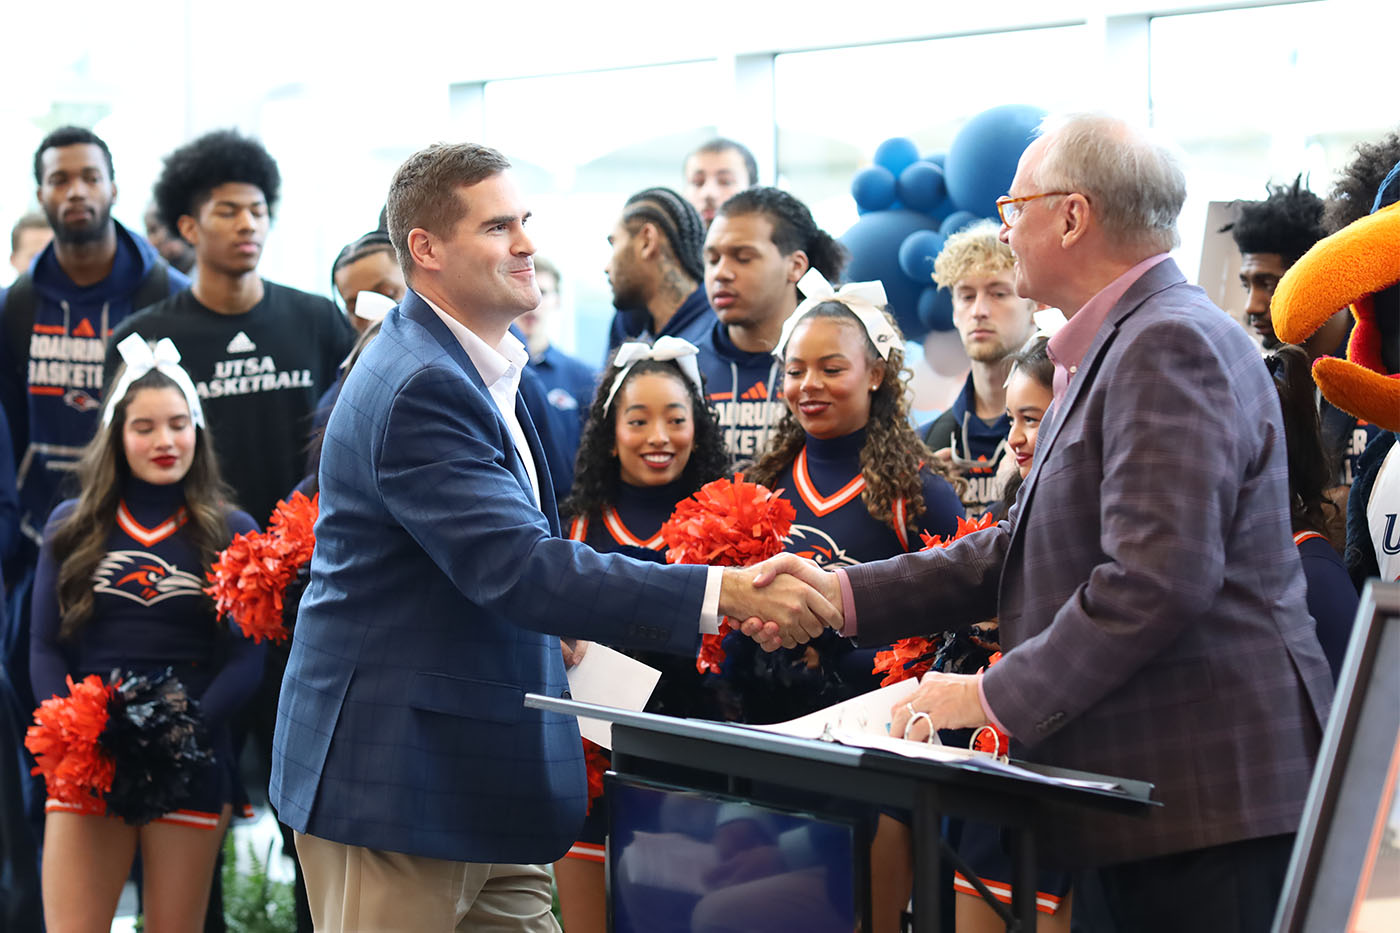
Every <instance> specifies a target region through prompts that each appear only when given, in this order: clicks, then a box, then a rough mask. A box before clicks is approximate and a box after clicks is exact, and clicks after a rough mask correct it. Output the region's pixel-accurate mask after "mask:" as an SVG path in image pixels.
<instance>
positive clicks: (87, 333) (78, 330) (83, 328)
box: [73, 318, 97, 337]
mask: <svg viewBox="0 0 1400 933" xmlns="http://www.w3.org/2000/svg"><path fill="white" fill-rule="evenodd" d="M73 336H74V337H96V336H97V331H95V330H93V327H92V321H89V320H88V319H87V318H83V319H82V321H81V322H79V324H78V326H77V327H75V328H73Z"/></svg>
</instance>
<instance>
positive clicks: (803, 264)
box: [787, 249, 812, 285]
mask: <svg viewBox="0 0 1400 933" xmlns="http://www.w3.org/2000/svg"><path fill="white" fill-rule="evenodd" d="M787 263H788V276H787V280H788V284H789V285H796V284H797V282H798V280H799V279H801V278H802V277H803V276H804V275H806V274H807V270H808V269H810V268H812V263H811V260H809V259H808V258H807V253H806V252H805V251H803V250H800V249H795V250H793V251H792V255H790V256H788V257H787Z"/></svg>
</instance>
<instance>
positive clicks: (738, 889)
mask: <svg viewBox="0 0 1400 933" xmlns="http://www.w3.org/2000/svg"><path fill="white" fill-rule="evenodd" d="M606 780H607V787H608V802H609V808H608V825H609V835H608V854H607V874H608V888H609V897H608V902H609V909H610V911H611V918H612V926H611V929H612V930H613V931H614V933H716V931H720V930H723V931H725V933H747V931H752V933H760V931H765V933H766V931H794V930H797V931H801V933H837V931H840V933H851V931H852V930H857V929H867V930H868V929H869V928H870V925H869V922H868V919H867V918H866V917H865V916H864V915H865V914H866V912H867V907H866V905H867V902H868V898H867V896H866V887H867V884H866V879H867V878H868V876H869V875H868V867H867V866H868V852H869V844H868V842H867V841H866V840H867V834H866V831H865V830H864V829H863V828H862V821H861V819H860V817H858V816H853V815H839V814H834V813H820V812H813V811H800V810H792V809H784V808H782V807H779V806H769V805H766V804H760V803H757V802H754V801H752V800H745V799H740V798H737V797H733V796H728V795H725V794H719V793H713V792H709V791H699V790H692V789H684V788H681V787H677V786H673V785H668V784H664V783H659V782H655V781H646V780H639V779H636V778H633V777H625V776H621V775H618V774H616V773H612V772H609V773H608V775H607V779H606Z"/></svg>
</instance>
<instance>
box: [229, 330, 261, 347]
mask: <svg viewBox="0 0 1400 933" xmlns="http://www.w3.org/2000/svg"><path fill="white" fill-rule="evenodd" d="M257 348H258V345H257V344H255V343H253V341H252V339H251V338H249V336H248V335H247V334H245V333H243V331H241V330H240V331H239V332H238V333H236V334H234V335H233V339H232V340H230V341H229V342H228V346H227V347H225V348H224V349H225V350H226V351H227V352H229V353H252V352H253V351H254V350H256V349H257Z"/></svg>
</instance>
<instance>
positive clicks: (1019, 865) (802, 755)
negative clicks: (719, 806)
mask: <svg viewBox="0 0 1400 933" xmlns="http://www.w3.org/2000/svg"><path fill="white" fill-rule="evenodd" d="M525 705H526V706H527V707H530V708H532V709H542V710H548V711H551V712H556V713H564V714H568V715H575V716H584V717H587V718H590V719H599V720H604V721H607V722H611V723H612V742H613V749H612V751H613V755H612V770H613V771H615V772H616V773H618V774H620V775H638V774H639V770H638V769H639V765H640V763H642V762H645V761H655V762H662V763H665V764H668V765H671V766H678V767H680V768H684V769H689V770H693V771H699V772H704V773H706V774H709V775H714V774H720V775H724V776H726V779H727V781H728V785H729V791H728V792H729V793H730V794H732V795H734V796H739V797H743V796H746V792H745V788H746V785H747V782H750V781H760V782H764V783H766V784H769V785H776V786H779V787H784V788H791V789H793V790H798V791H806V792H810V793H817V794H825V795H829V796H832V797H839V798H842V799H845V800H850V801H856V802H859V803H863V804H871V805H874V806H892V807H901V808H905V809H908V810H910V811H911V812H912V813H913V815H914V823H913V827H912V829H913V838H914V929H915V930H917V931H918V933H936V931H937V930H938V924H939V915H940V899H941V898H942V896H943V892H942V891H941V890H940V883H939V874H940V871H939V870H940V866H941V862H942V859H944V858H947V859H949V860H950V861H951V862H952V863H953V864H954V865H956V866H959V867H960V869H961V870H962V871H963V873H964V875H965V876H966V877H968V879H969V880H970V881H972V882H973V884H974V885H976V886H978V887H979V893H980V894H981V895H982V897H983V898H984V899H985V900H986V901H987V902H988V903H989V904H991V906H992V908H993V909H994V910H995V911H996V912H997V914H998V915H999V916H1000V917H1001V918H1002V919H1003V920H1004V921H1005V922H1006V928H1007V930H1009V931H1033V930H1034V929H1035V922H1036V921H1035V917H1036V909H1035V878H1036V868H1037V856H1036V843H1035V836H1036V831H1037V828H1038V827H1041V826H1045V825H1048V824H1050V823H1052V822H1054V821H1057V820H1065V819H1074V818H1075V816H1076V814H1082V813H1084V812H1085V811H1096V812H1110V813H1119V814H1124V815H1129V816H1131V815H1146V814H1147V813H1148V812H1150V811H1151V809H1152V808H1153V807H1157V806H1161V804H1160V803H1157V802H1155V801H1153V800H1152V799H1151V796H1152V790H1153V785H1151V784H1149V783H1146V782H1143V781H1134V780H1128V779H1124V778H1118V777H1105V776H1103V775H1097V774H1090V773H1087V772H1082V771H1070V770H1065V769H1061V768H1052V767H1048V766H1044V765H1036V764H1030V763H1025V762H1014V763H1013V764H1014V765H1015V766H1016V768H1015V769H1006V768H1000V767H996V765H995V763H993V762H991V761H989V760H987V759H984V758H982V757H981V756H974V757H972V758H968V759H959V760H957V761H932V760H928V759H922V758H906V757H904V756H901V755H896V754H892V753H889V752H884V751H879V750H875V749H869V748H862V747H858V746H851V745H840V744H836V743H834V742H826V741H817V740H811V739H798V738H792V737H790V736H785V735H778V734H774V733H771V732H766V731H763V730H759V729H755V728H752V727H747V726H739V725H729V724H725V723H718V722H709V721H705V720H697V719H675V718H672V717H668V716H656V715H652V714H650V713H634V712H630V711H627V710H621V709H615V708H613V707H607V706H597V705H594V704H590V703H580V702H577V701H574V700H563V699H557V698H554V697H546V696H540V695H538V694H526V696H525ZM1102 785H1108V786H1102ZM697 786H699V785H697ZM945 815H948V816H954V817H960V818H965V819H973V820H980V821H982V822H986V823H994V824H999V825H1002V826H1004V827H1006V830H1007V832H1008V834H1009V836H1010V842H1011V846H1010V848H1011V857H1012V866H1013V872H1012V878H1011V886H1012V896H1011V909H1010V911H1008V910H1007V909H1006V907H1005V906H1004V905H1003V904H1002V903H1001V902H999V901H997V900H996V899H995V898H994V897H993V896H992V895H991V892H989V891H987V890H986V889H985V888H983V887H981V885H980V882H978V881H976V880H975V876H974V875H973V873H972V872H971V871H970V870H968V869H967V868H966V867H965V866H963V865H962V860H961V859H960V858H959V857H958V855H957V853H956V852H954V851H952V849H951V848H949V847H948V845H947V844H946V843H945V842H944V841H943V837H942V832H941V829H940V827H941V821H942V818H943V816H945Z"/></svg>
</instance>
